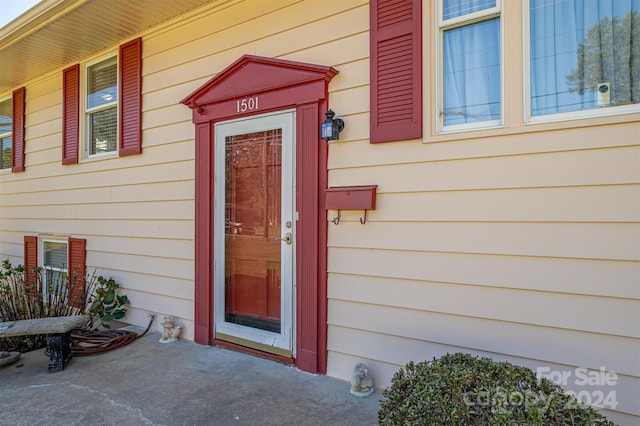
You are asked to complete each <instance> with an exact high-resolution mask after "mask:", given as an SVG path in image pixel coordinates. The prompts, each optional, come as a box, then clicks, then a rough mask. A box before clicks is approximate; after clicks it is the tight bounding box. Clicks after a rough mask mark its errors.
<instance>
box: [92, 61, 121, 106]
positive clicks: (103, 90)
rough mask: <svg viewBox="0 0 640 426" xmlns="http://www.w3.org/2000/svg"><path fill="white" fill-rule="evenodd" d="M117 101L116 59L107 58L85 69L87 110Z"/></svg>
mask: <svg viewBox="0 0 640 426" xmlns="http://www.w3.org/2000/svg"><path fill="white" fill-rule="evenodd" d="M117 100H118V69H117V63H116V58H109V59H107V60H104V61H102V62H100V63H97V64H95V65H92V66H90V67H89V68H88V69H87V108H88V109H90V108H95V107H97V106H101V105H106V104H110V103H112V102H116V101H117Z"/></svg>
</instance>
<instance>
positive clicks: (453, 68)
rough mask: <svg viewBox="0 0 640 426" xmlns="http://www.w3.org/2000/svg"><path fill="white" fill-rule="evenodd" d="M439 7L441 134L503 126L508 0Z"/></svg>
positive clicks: (460, 0) (457, 0)
mask: <svg viewBox="0 0 640 426" xmlns="http://www.w3.org/2000/svg"><path fill="white" fill-rule="evenodd" d="M438 5H439V8H438V12H437V15H438V52H439V53H438V61H439V65H438V85H437V87H438V91H439V92H438V108H437V111H438V120H437V121H438V129H439V131H441V132H448V131H459V130H471V129H479V128H486V127H496V126H500V125H502V116H503V112H502V109H503V107H502V105H503V77H502V74H503V72H502V69H503V66H502V32H503V31H502V20H501V10H502V0H440V1H439V2H438Z"/></svg>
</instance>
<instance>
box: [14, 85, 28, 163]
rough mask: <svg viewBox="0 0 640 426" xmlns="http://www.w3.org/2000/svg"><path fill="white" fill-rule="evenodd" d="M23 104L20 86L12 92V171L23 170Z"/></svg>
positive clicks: (22, 89)
mask: <svg viewBox="0 0 640 426" xmlns="http://www.w3.org/2000/svg"><path fill="white" fill-rule="evenodd" d="M24 104H25V88H24V87H21V88H19V89H17V90H15V91H14V92H13V123H12V129H11V137H12V140H13V155H12V164H11V165H12V167H11V171H12V172H24V121H25V120H24Z"/></svg>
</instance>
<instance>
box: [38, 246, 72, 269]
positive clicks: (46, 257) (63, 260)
mask: <svg viewBox="0 0 640 426" xmlns="http://www.w3.org/2000/svg"><path fill="white" fill-rule="evenodd" d="M42 246H43V250H44V254H43V257H42V262H43V264H44V266H45V267H51V268H62V269H66V267H67V244H66V243H62V242H56V241H44V242H43V243H42Z"/></svg>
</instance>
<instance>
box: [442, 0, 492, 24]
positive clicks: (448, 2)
mask: <svg viewBox="0 0 640 426" xmlns="http://www.w3.org/2000/svg"><path fill="white" fill-rule="evenodd" d="M495 6H496V0H444V1H443V2H442V19H444V20H447V19H451V18H456V17H458V16H462V15H467V14H469V13H474V12H479V11H481V10H485V9H490V8H492V7H495Z"/></svg>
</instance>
